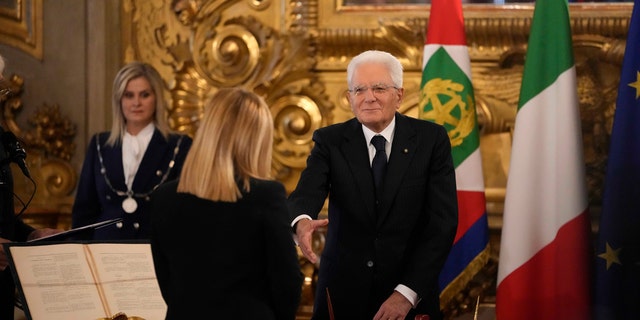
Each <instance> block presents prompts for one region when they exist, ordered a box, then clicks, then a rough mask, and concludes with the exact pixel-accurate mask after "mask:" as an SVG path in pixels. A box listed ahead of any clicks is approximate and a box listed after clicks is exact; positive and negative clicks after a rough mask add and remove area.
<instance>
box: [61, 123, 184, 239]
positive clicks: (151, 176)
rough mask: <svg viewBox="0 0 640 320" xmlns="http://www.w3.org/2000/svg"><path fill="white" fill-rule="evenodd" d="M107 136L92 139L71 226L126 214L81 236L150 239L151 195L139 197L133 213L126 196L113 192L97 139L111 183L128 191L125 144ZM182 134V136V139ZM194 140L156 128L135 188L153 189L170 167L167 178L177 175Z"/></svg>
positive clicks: (81, 176)
mask: <svg viewBox="0 0 640 320" xmlns="http://www.w3.org/2000/svg"><path fill="white" fill-rule="evenodd" d="M108 137H109V133H108V132H103V133H100V134H97V135H94V137H93V138H92V139H91V142H90V143H89V147H88V149H87V153H86V156H85V159H84V164H83V165H82V172H81V174H80V180H79V182H78V189H77V192H76V197H75V202H74V204H73V211H72V226H73V227H74V228H77V227H81V226H85V225H89V224H92V223H96V222H100V221H105V220H110V219H115V218H123V219H124V220H123V223H122V224H117V225H116V224H114V225H110V226H106V227H103V228H99V229H97V230H96V231H95V232H93V234H91V233H89V234H84V235H82V236H79V237H78V238H79V239H93V240H128V239H148V238H149V223H150V222H149V219H150V216H149V213H148V212H147V211H146V207H147V203H148V202H149V197H145V198H136V201H137V203H138V208H137V210H136V211H135V212H133V213H126V212H125V211H124V210H123V209H122V201H123V200H124V199H125V198H126V196H122V195H118V194H117V193H116V192H114V191H113V190H112V189H111V188H110V187H109V185H108V184H107V182H106V180H105V178H104V176H103V175H102V173H101V169H102V167H101V165H100V159H99V157H98V151H97V150H96V143H97V139H99V140H100V148H101V154H102V158H103V162H104V167H105V169H106V174H107V176H108V178H109V181H111V185H112V186H113V188H114V189H115V190H117V191H125V192H126V191H127V186H126V184H125V181H124V169H123V167H122V144H117V145H115V146H107V145H106V141H107V138H108ZM181 137H182V139H180V138H181ZM179 140H181V141H180V148H179V152H178V154H176V156H175V163H174V166H173V168H171V169H170V167H169V163H170V161H171V159H173V154H174V150H175V148H176V145H177V143H178V141H179ZM191 143H192V140H191V138H190V137H188V136H183V135H178V134H171V135H169V138H168V140H166V139H165V138H164V137H163V136H162V135H161V134H160V132H159V131H158V130H156V131H155V132H154V133H153V136H152V137H151V141H150V142H149V146H148V147H147V150H146V152H145V154H144V156H143V158H142V162H141V163H140V167H139V168H138V172H137V173H136V177H135V179H134V181H133V187H132V189H133V192H134V193H138V194H146V193H151V191H152V190H153V188H154V187H156V186H157V185H158V184H159V183H160V182H161V180H162V177H163V175H164V174H165V173H166V172H167V171H168V170H169V169H170V170H171V171H170V173H169V175H168V177H167V179H166V180H165V182H167V181H170V180H174V179H176V178H178V177H179V176H180V171H181V170H182V165H183V163H184V159H185V157H186V156H187V152H188V151H189V148H190V147H191ZM136 226H137V227H136Z"/></svg>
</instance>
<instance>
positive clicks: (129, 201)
mask: <svg viewBox="0 0 640 320" xmlns="http://www.w3.org/2000/svg"><path fill="white" fill-rule="evenodd" d="M183 137H184V136H180V139H178V143H176V147H175V148H174V149H173V156H172V157H171V161H169V165H168V166H167V170H166V172H165V173H164V175H163V176H162V179H160V182H158V184H156V185H155V186H153V188H151V190H149V191H147V192H145V193H134V192H133V190H131V188H129V187H127V189H128V190H127V191H122V190H117V189H116V188H114V187H113V185H112V184H111V180H109V177H108V176H107V168H105V166H104V161H103V160H102V151H101V150H100V137H99V136H96V149H97V150H98V159H99V160H100V174H102V177H103V178H104V182H105V183H106V184H107V186H108V187H109V189H111V191H113V192H114V193H115V194H117V195H118V196H121V197H124V196H126V198H125V199H124V200H123V201H122V209H123V210H124V211H125V212H126V213H134V212H135V211H136V209H138V202H136V199H135V198H146V197H148V196H149V195H150V194H151V193H152V192H153V191H155V190H156V189H157V188H158V187H159V186H160V185H161V184H163V183H164V182H165V181H166V180H167V178H168V177H169V174H170V173H171V169H173V166H174V165H175V160H176V156H177V155H178V152H180V144H181V143H182V138H183Z"/></svg>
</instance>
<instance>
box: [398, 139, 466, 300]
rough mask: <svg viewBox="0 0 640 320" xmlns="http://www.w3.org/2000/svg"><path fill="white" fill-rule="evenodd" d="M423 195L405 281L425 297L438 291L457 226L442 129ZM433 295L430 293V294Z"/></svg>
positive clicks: (447, 146) (448, 148) (447, 147)
mask: <svg viewBox="0 0 640 320" xmlns="http://www.w3.org/2000/svg"><path fill="white" fill-rule="evenodd" d="M436 132H437V134H436V137H434V139H436V142H435V144H434V148H433V150H432V157H431V159H430V165H429V176H428V181H427V183H428V184H427V188H426V192H425V194H424V200H423V201H424V203H423V205H422V206H421V207H422V208H423V210H424V212H423V213H422V215H423V219H426V221H428V222H426V226H425V228H422V229H421V231H420V232H418V233H417V235H416V237H414V239H413V241H414V243H413V245H415V251H414V254H413V256H412V257H411V259H410V260H411V262H410V263H409V264H408V266H407V272H406V273H405V280H406V281H405V282H404V283H403V284H405V285H407V286H408V287H409V288H411V289H412V290H414V291H416V292H417V293H418V296H419V297H424V296H425V294H427V293H428V292H429V291H432V290H434V289H435V290H437V283H438V276H439V274H440V271H441V269H442V267H443V266H444V263H445V261H446V258H447V256H448V254H449V251H450V250H451V246H452V244H453V239H454V237H455V234H456V229H457V226H458V200H457V191H456V180H455V168H454V166H453V159H452V156H451V144H450V141H449V137H448V135H447V132H446V130H445V129H444V127H439V128H438V130H436ZM423 221H424V220H423ZM431 293H432V294H433V292H431Z"/></svg>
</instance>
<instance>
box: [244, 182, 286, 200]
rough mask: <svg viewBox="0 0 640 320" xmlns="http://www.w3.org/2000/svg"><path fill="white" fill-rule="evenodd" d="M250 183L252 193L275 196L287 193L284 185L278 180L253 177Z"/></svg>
mask: <svg viewBox="0 0 640 320" xmlns="http://www.w3.org/2000/svg"><path fill="white" fill-rule="evenodd" d="M250 183H251V185H250V186H251V191H250V193H253V194H256V195H268V196H273V195H278V194H284V193H285V190H284V185H283V184H282V182H280V181H277V180H269V179H257V178H251V181H250Z"/></svg>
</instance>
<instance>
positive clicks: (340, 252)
mask: <svg viewBox="0 0 640 320" xmlns="http://www.w3.org/2000/svg"><path fill="white" fill-rule="evenodd" d="M347 83H348V86H349V90H348V91H349V92H348V93H347V98H348V100H349V102H350V104H351V109H352V111H353V113H354V114H355V118H353V119H350V120H348V121H345V122H343V123H338V124H334V125H330V126H328V127H325V128H321V129H319V130H317V131H316V132H314V135H313V141H314V147H313V150H312V151H311V154H310V156H309V158H308V159H307V167H306V168H305V170H304V171H303V172H302V174H301V176H300V180H299V181H298V185H297V187H296V189H295V190H294V191H293V192H292V193H291V195H290V197H289V205H290V209H291V214H292V226H293V227H294V231H295V233H296V238H297V242H298V244H299V246H300V249H301V250H302V253H303V254H304V255H305V256H306V257H307V259H309V260H310V261H311V262H314V263H316V262H317V261H318V257H317V256H316V254H315V253H314V252H313V250H312V247H311V237H312V235H313V233H314V232H316V231H317V229H318V228H321V227H324V226H328V227H327V228H328V231H327V236H326V243H325V247H324V251H323V252H322V256H321V260H320V271H319V275H318V283H317V290H316V297H315V303H314V314H313V319H329V318H330V314H334V316H335V317H336V318H337V319H374V320H377V319H385V320H386V319H411V320H413V319H414V317H415V316H416V315H418V314H428V315H429V316H430V317H431V320H437V319H441V318H442V312H441V311H440V305H439V304H440V302H439V289H438V274H439V273H440V270H441V269H442V267H443V265H444V262H445V260H446V258H447V255H448V253H449V250H450V248H451V245H452V243H453V239H454V236H455V233H456V228H457V223H458V220H457V212H458V207H457V198H456V181H455V171H454V167H453V161H452V157H451V144H450V141H449V138H448V135H447V132H446V130H445V128H444V127H442V126H440V125H437V124H434V123H432V122H428V121H424V120H418V119H415V118H411V117H407V116H405V115H402V114H400V113H399V112H398V109H399V107H400V104H401V102H402V99H403V95H404V89H403V88H402V65H401V63H400V61H399V60H398V59H396V58H395V57H394V56H392V55H391V54H389V53H387V52H383V51H376V50H370V51H366V52H363V53H361V54H360V55H358V56H356V57H355V58H353V59H352V60H351V62H350V63H349V66H348V68H347ZM375 136H382V137H384V140H382V138H375V139H374V138H373V137H375ZM372 140H373V141H375V140H381V141H382V142H381V144H380V147H378V148H376V147H375V146H374V145H373V144H374V143H375V142H374V143H372V142H371V141H372ZM377 149H380V150H379V151H377ZM376 153H378V156H383V158H382V159H384V160H387V161H383V165H382V168H381V169H380V170H381V171H382V173H381V175H380V177H379V178H378V177H377V174H376V171H377V169H372V165H373V167H377V165H376V162H377V160H375V158H377V157H378V156H376ZM387 155H388V156H387ZM385 162H386V163H385ZM385 167H386V168H385ZM377 181H380V182H379V183H378V182H377ZM327 196H328V197H329V208H328V219H318V215H319V212H320V211H321V209H322V207H323V205H324V202H325V199H326V197H327ZM327 293H329V296H330V303H331V305H329V304H328V299H327Z"/></svg>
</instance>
